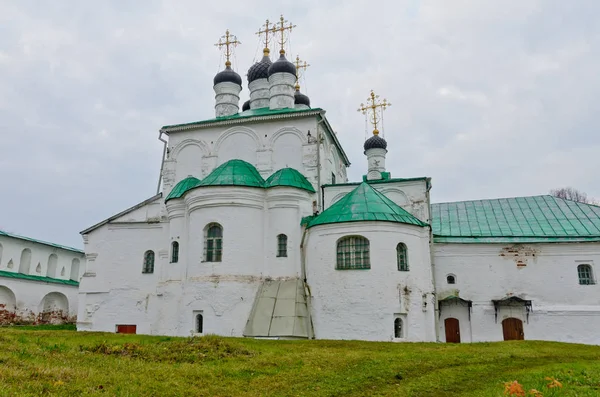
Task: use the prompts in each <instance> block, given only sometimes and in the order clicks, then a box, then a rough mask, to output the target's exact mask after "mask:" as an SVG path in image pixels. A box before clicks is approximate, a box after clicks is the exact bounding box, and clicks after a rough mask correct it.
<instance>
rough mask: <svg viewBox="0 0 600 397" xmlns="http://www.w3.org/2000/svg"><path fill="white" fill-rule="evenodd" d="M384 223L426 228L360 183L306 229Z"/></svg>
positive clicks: (381, 195)
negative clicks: (336, 225)
mask: <svg viewBox="0 0 600 397" xmlns="http://www.w3.org/2000/svg"><path fill="white" fill-rule="evenodd" d="M361 221H384V222H397V223H406V224H409V225H416V226H427V224H426V223H425V222H422V221H420V220H419V219H417V218H416V217H414V216H413V215H411V214H410V213H409V212H407V211H406V210H404V209H403V208H401V207H400V206H398V205H397V204H396V203H394V202H393V201H392V200H390V199H389V198H387V197H386V196H385V195H383V194H382V193H379V192H378V191H377V190H375V189H373V188H372V187H371V186H370V185H369V184H368V183H366V182H363V183H361V184H360V185H359V186H358V187H357V188H356V189H354V190H353V191H351V192H350V193H348V194H347V195H345V196H344V197H342V198H341V199H340V200H339V201H338V202H336V203H335V204H333V205H332V206H331V207H329V208H327V209H326V210H325V211H323V212H322V213H321V214H320V215H318V216H317V217H316V218H314V219H312V220H311V221H310V222H309V224H308V227H313V226H317V225H325V224H328V223H342V222H361Z"/></svg>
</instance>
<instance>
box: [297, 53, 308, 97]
mask: <svg viewBox="0 0 600 397" xmlns="http://www.w3.org/2000/svg"><path fill="white" fill-rule="evenodd" d="M302 62H304V63H302ZM294 65H296V91H298V90H299V89H300V83H299V82H300V69H304V71H306V68H308V67H309V66H310V63H306V61H301V60H300V56H299V55H296V62H294Z"/></svg>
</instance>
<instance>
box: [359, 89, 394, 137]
mask: <svg viewBox="0 0 600 397" xmlns="http://www.w3.org/2000/svg"><path fill="white" fill-rule="evenodd" d="M378 99H379V95H375V93H374V92H373V90H371V95H370V96H369V98H367V104H366V105H364V104H362V103H361V104H360V107H359V108H358V111H359V112H362V114H367V112H368V111H371V112H372V115H371V124H373V127H374V129H373V135H378V134H379V130H378V129H377V123H379V120H380V117H379V116H378V115H377V111H378V108H381V110H380V111H381V112H383V111H384V110H385V108H387V107H388V106H392V104H391V103H389V102H388V101H387V99H384V100H383V101H381V102H379V101H378ZM369 101H371V103H369ZM367 117H368V116H367Z"/></svg>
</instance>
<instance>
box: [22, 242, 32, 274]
mask: <svg viewBox="0 0 600 397" xmlns="http://www.w3.org/2000/svg"><path fill="white" fill-rule="evenodd" d="M30 265H31V250H30V249H29V248H25V249H24V250H23V251H22V252H21V260H20V261H19V273H23V274H29V266H30Z"/></svg>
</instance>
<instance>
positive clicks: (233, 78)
mask: <svg viewBox="0 0 600 397" xmlns="http://www.w3.org/2000/svg"><path fill="white" fill-rule="evenodd" d="M225 82H229V83H235V84H238V85H242V78H241V77H240V75H239V74H237V73H236V72H234V71H233V69H231V66H227V67H226V68H225V70H223V71H221V72H219V73H217V75H216V76H215V78H214V80H213V83H214V85H217V84H219V83H225Z"/></svg>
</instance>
